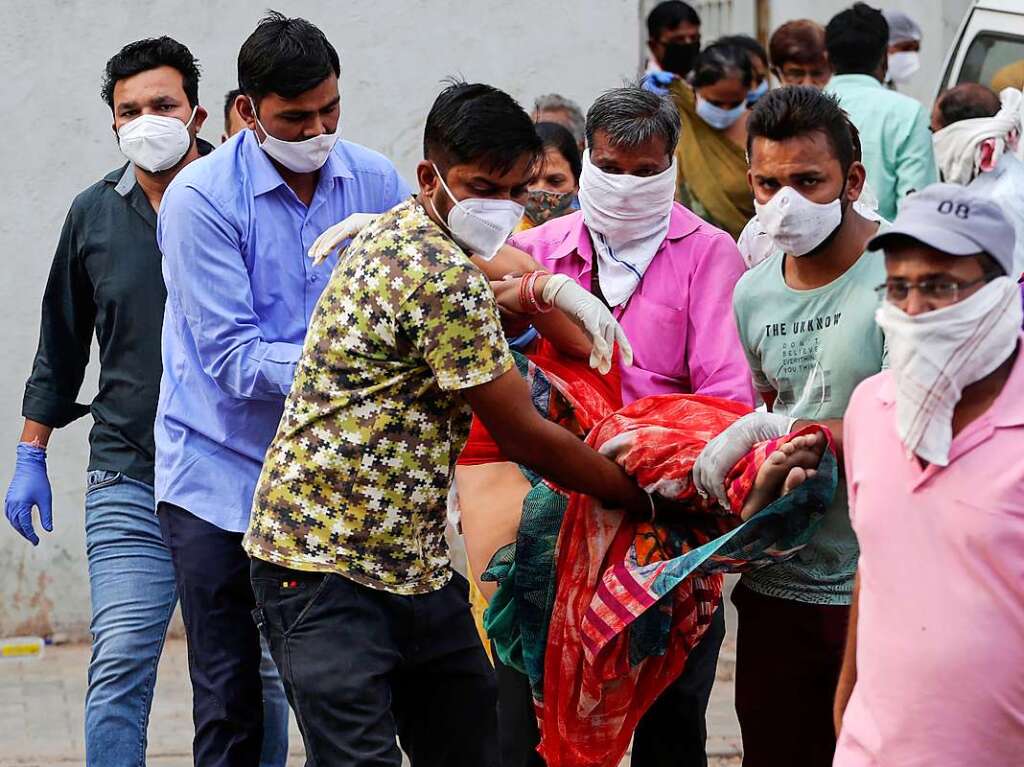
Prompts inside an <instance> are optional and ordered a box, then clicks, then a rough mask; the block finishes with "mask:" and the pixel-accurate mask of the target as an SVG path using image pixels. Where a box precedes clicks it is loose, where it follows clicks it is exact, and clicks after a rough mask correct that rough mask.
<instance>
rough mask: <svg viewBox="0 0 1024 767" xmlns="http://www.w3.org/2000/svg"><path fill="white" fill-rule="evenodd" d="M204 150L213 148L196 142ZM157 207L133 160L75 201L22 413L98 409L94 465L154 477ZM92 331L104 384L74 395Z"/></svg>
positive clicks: (69, 416)
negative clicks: (90, 394)
mask: <svg viewBox="0 0 1024 767" xmlns="http://www.w3.org/2000/svg"><path fill="white" fill-rule="evenodd" d="M199 149H200V153H201V154H208V153H209V152H210V151H212V149H213V147H212V146H210V145H209V144H207V143H206V142H204V141H201V140H200V142H199ZM160 260H161V259H160V250H159V249H158V248H157V244H156V211H154V210H153V207H152V206H151V205H150V204H149V200H148V199H147V198H146V195H145V193H144V192H143V191H142V188H141V187H140V186H139V185H138V183H137V182H136V179H135V171H134V169H133V168H132V166H131V165H130V164H128V165H126V166H125V167H123V168H120V169H118V170H116V171H113V172H112V173H110V174H108V175H107V176H106V177H104V178H103V180H102V181H98V182H97V183H95V184H93V185H92V186H90V187H89V188H88V189H86V190H85V191H84V192H82V193H81V194H79V195H78V196H77V197H76V198H75V201H74V202H73V203H72V204H71V210H69V211H68V216H67V219H66V220H65V221H64V228H63V230H62V231H61V235H60V242H59V244H58V245H57V252H56V253H55V254H54V257H53V266H52V267H51V268H50V276H49V279H48V280H47V283H46V292H45V294H44V295H43V308H42V322H41V324H40V330H39V348H38V350H37V351H36V357H35V361H34V363H33V365H32V375H31V376H30V377H29V379H28V382H27V383H26V385H25V399H24V402H23V404H22V411H21V412H22V415H23V416H25V418H29V419H31V420H33V421H38V422H39V423H43V424H46V425H47V426H52V427H54V428H60V427H62V426H66V425H67V424H69V423H71V422H72V421H74V420H75V419H77V418H80V417H81V416H83V415H85V414H86V413H90V412H91V413H92V417H93V427H92V431H91V432H90V434H89V446H90V455H89V469H106V470H109V471H120V472H124V473H125V474H126V475H128V476H129V477H132V478H133V479H137V480H139V481H141V482H145V483H147V484H153V460H154V447H153V421H154V419H155V417H156V403H157V396H158V394H159V392H160V373H161V363H160V330H161V326H162V324H163V316H164V301H165V299H166V297H167V293H166V291H165V290H164V282H163V275H162V274H161V271H160V267H161V264H160ZM93 332H95V333H96V340H97V342H98V345H99V357H100V380H99V392H98V393H97V394H96V397H95V398H94V399H93V401H92V402H91V403H89V404H82V403H79V402H77V401H76V400H77V398H78V393H79V390H80V389H81V387H82V379H83V378H84V376H85V368H86V365H87V364H88V362H89V353H90V347H91V345H92V336H93Z"/></svg>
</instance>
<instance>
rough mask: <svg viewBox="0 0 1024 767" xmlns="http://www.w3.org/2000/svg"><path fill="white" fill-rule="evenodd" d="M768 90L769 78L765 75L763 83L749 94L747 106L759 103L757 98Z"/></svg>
mask: <svg viewBox="0 0 1024 767" xmlns="http://www.w3.org/2000/svg"><path fill="white" fill-rule="evenodd" d="M767 92H768V78H767V77H765V78H764V79H763V80H762V81H761V84H760V85H758V86H757V87H756V88H754V90H752V91H751V92H750V93H748V94H747V106H748V107H752V106H754V104H756V103H757V100H758V99H759V98H761V97H762V96H763V95H764V94H766V93H767Z"/></svg>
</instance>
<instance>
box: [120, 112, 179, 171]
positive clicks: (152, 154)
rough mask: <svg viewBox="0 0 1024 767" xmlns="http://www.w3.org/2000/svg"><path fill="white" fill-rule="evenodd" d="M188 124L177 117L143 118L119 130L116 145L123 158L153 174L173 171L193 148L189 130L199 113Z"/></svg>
mask: <svg viewBox="0 0 1024 767" xmlns="http://www.w3.org/2000/svg"><path fill="white" fill-rule="evenodd" d="M197 109H198V107H197V106H196V107H192V114H191V116H189V118H188V122H187V123H183V122H182V121H181V120H179V119H178V118H177V117H167V116H165V115H140V116H139V117H136V118H135V119H134V120H132V121H131V122H127V123H125V124H124V125H122V126H121V127H120V128H118V129H117V143H118V146H120V148H121V154H123V155H124V156H125V157H127V158H128V159H129V160H131V161H132V162H133V163H134V164H135V165H137V166H138V167H140V168H142V169H143V170H146V171H149V172H150V173H159V172H160V171H162V170H167V169H168V168H173V167H174V166H175V165H177V164H178V161H179V160H181V158H182V157H184V156H185V152H187V151H188V148H189V147H190V146H192V135H191V134H190V133H189V132H188V127H189V126H190V125H191V124H192V121H193V120H194V119H196V110H197Z"/></svg>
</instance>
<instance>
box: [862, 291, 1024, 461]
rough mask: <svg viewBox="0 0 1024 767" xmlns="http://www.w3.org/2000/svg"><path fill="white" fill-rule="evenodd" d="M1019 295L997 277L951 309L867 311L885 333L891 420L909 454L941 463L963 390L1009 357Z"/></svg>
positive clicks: (889, 307)
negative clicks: (912, 312) (892, 407)
mask: <svg viewBox="0 0 1024 767" xmlns="http://www.w3.org/2000/svg"><path fill="white" fill-rule="evenodd" d="M1022 315H1024V312H1022V309H1021V301H1020V291H1019V288H1018V286H1017V283H1015V282H1014V281H1013V280H1011V279H1010V278H1009V277H997V278H996V279H994V280H992V281H991V282H989V283H988V284H987V285H985V286H984V287H983V288H981V289H980V290H979V291H978V292H977V293H975V294H973V295H971V296H969V297H968V298H965V299H964V300H963V301H959V302H957V303H955V304H953V305H951V306H945V307H943V308H941V309H936V310H934V311H931V312H925V313H924V314H918V315H914V316H911V315H908V314H907V313H906V312H904V311H902V310H901V309H899V308H898V307H896V306H894V305H893V304H891V303H889V302H885V303H883V304H882V305H881V306H880V307H879V308H878V311H877V312H876V313H875V321H876V322H877V323H878V325H879V326H880V327H881V328H882V330H883V331H884V332H885V341H886V345H887V346H888V349H889V366H890V368H891V369H892V374H893V378H894V379H895V382H896V421H897V429H898V431H899V435H900V440H901V441H902V442H903V444H904V445H905V446H906V448H907V450H908V452H909V453H913V454H915V455H917V456H918V457H919V458H921V459H922V460H924V461H927V462H928V463H934V464H936V465H937V466H946V465H948V464H949V448H950V445H951V444H952V441H953V410H954V408H955V407H956V404H957V403H958V402H959V401H960V396H961V394H962V393H963V390H964V387H965V386H968V385H970V384H972V383H974V382H975V381H979V380H981V379H982V378H984V377H985V376H987V375H988V374H989V373H991V372H992V371H993V370H995V369H996V368H997V367H999V366H1000V365H1001V364H1002V363H1003V362H1005V361H1006V359H1007V358H1008V357H1009V356H1010V355H1011V354H1012V353H1013V350H1014V349H1015V348H1016V346H1017V338H1018V334H1019V333H1020V327H1021V320H1022Z"/></svg>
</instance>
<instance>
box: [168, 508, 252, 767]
mask: <svg viewBox="0 0 1024 767" xmlns="http://www.w3.org/2000/svg"><path fill="white" fill-rule="evenodd" d="M157 513H158V515H159V518H160V532H161V533H162V534H163V538H164V542H165V543H166V544H167V547H168V548H169V549H170V550H171V559H172V561H173V562H174V574H175V581H176V582H177V586H178V595H179V597H180V598H181V617H182V618H183V619H184V621H185V632H186V635H187V638H188V671H189V676H190V677H191V678H192V718H193V721H194V722H195V728H196V734H195V739H194V740H193V743H192V750H193V754H194V758H195V764H196V765H197V766H198V767H254V765H257V764H259V761H260V750H261V747H262V745H263V705H262V691H263V685H262V682H261V680H260V639H259V633H258V632H257V630H256V626H255V625H254V624H253V622H252V609H253V607H255V600H254V599H253V595H252V588H251V586H250V585H249V558H248V557H247V556H246V554H245V551H244V550H243V549H242V534H241V533H231V532H228V531H226V530H221V529H220V528H219V527H216V526H215V525H211V524H210V523H209V522H206V521H204V520H202V519H199V517H196V516H195V515H193V514H190V513H189V512H188V511H186V510H185V509H182V508H179V507H177V506H174V505H172V504H169V503H161V504H160V505H159V507H158V510H157Z"/></svg>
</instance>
